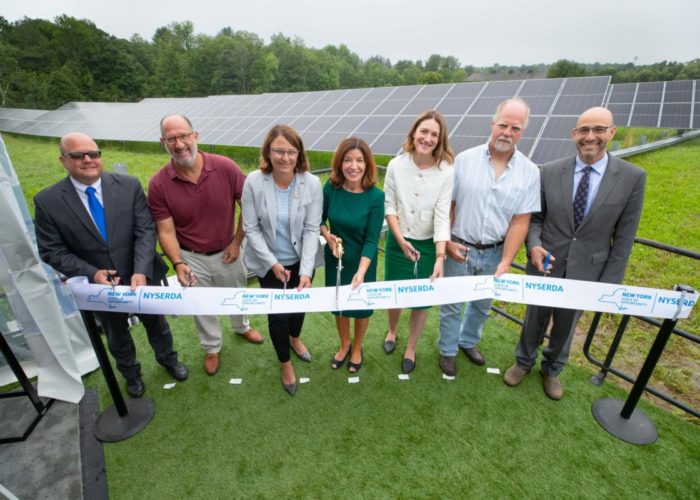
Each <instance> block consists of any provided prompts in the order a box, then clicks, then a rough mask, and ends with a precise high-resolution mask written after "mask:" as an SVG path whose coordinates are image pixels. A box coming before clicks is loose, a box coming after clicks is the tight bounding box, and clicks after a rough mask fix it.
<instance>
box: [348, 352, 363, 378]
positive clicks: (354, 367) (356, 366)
mask: <svg viewBox="0 0 700 500" xmlns="http://www.w3.org/2000/svg"><path fill="white" fill-rule="evenodd" d="M360 355H361V356H362V359H361V360H360V362H359V363H353V362H352V361H348V371H349V372H350V373H357V372H359V371H360V368H362V361H363V360H364V356H365V353H364V352H361V353H360Z"/></svg>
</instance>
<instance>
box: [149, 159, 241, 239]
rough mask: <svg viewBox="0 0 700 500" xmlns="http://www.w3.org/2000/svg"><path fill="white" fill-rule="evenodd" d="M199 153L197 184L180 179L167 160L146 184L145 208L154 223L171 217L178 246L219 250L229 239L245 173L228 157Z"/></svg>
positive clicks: (234, 222)
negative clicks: (200, 163)
mask: <svg viewBox="0 0 700 500" xmlns="http://www.w3.org/2000/svg"><path fill="white" fill-rule="evenodd" d="M199 154H201V155H202V157H203V158H204V164H203V165H202V174H201V175H200V176H199V179H198V180H197V183H196V184H195V183H193V182H191V181H189V180H187V179H185V178H184V177H183V176H181V175H180V174H179V173H178V172H177V170H175V167H173V163H172V160H171V161H170V163H168V164H167V165H165V166H164V167H163V168H161V169H160V170H159V171H158V172H156V174H155V175H154V176H153V177H152V178H151V180H150V182H149V183H148V207H149V208H150V209H151V214H153V219H154V220H156V221H161V220H165V219H167V218H170V217H172V219H173V222H174V223H175V232H176V234H177V240H178V242H179V243H180V245H181V246H182V247H184V248H186V249H188V250H193V251H195V252H212V251H216V250H223V249H224V248H226V247H227V246H228V245H229V243H231V241H232V240H233V234H234V230H235V225H236V203H235V202H236V200H240V199H241V195H242V194H243V183H244V182H245V174H244V173H243V172H242V171H241V169H240V168H239V167H238V165H236V163H235V162H234V161H233V160H231V159H230V158H227V157H225V156H221V155H215V154H209V153H202V152H201V151H200V152H199Z"/></svg>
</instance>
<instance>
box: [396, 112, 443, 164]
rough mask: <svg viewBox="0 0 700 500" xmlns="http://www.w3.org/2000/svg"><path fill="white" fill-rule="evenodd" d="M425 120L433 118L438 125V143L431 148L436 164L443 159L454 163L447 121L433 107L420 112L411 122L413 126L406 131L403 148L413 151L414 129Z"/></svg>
mask: <svg viewBox="0 0 700 500" xmlns="http://www.w3.org/2000/svg"><path fill="white" fill-rule="evenodd" d="M425 120H435V121H436V122H437V123H438V125H440V134H439V136H438V143H437V146H435V149H434V150H433V158H435V162H436V163H437V165H438V166H440V164H441V163H442V162H443V161H446V162H447V163H449V164H452V163H454V161H455V154H454V151H452V148H451V147H450V139H449V138H448V137H447V122H446V121H445V118H444V117H443V116H442V115H441V114H440V113H439V112H438V111H435V110H434V109H431V110H428V111H426V112H424V113H421V114H420V115H419V116H418V118H416V121H415V122H413V126H412V127H411V130H409V131H408V135H407V136H406V140H405V141H404V143H403V150H404V151H405V152H407V153H413V151H415V149H416V147H415V145H414V144H413V134H415V133H416V130H418V127H419V126H420V124H421V123H423V122H424V121H425Z"/></svg>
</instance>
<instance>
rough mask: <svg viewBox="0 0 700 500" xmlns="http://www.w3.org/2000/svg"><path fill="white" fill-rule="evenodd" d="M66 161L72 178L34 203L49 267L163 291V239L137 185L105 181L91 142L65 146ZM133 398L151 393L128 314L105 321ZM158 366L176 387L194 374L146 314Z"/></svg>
mask: <svg viewBox="0 0 700 500" xmlns="http://www.w3.org/2000/svg"><path fill="white" fill-rule="evenodd" d="M60 147H61V156H59V160H60V162H61V164H63V166H64V168H65V169H66V170H67V171H68V177H66V178H65V179H63V180H61V181H59V182H57V183H56V184H54V185H52V186H49V187H47V188H46V189H44V190H43V191H41V192H40V193H38V194H37V195H36V196H35V198H34V205H35V207H36V210H35V217H36V220H35V228H36V239H37V244H38V247H39V254H40V255H41V258H42V260H43V261H44V262H46V263H47V264H49V265H50V266H51V267H53V268H54V269H56V270H57V271H58V272H60V273H63V274H64V275H66V276H68V277H69V278H70V277H73V276H87V278H88V279H89V280H90V282H91V283H97V284H100V285H122V284H123V285H131V289H132V290H135V289H136V287H138V286H142V285H146V284H150V283H153V284H157V283H158V282H159V281H160V280H161V279H162V278H163V277H164V276H165V271H166V270H167V267H166V266H165V263H164V262H163V260H162V259H161V258H160V256H158V254H157V253H156V251H155V248H156V232H155V226H154V224H153V219H152V218H151V214H150V212H149V210H148V205H147V204H146V197H145V195H144V193H143V188H142V187H141V184H140V183H139V181H138V179H136V178H135V177H130V176H127V175H114V174H110V173H104V172H103V171H102V170H103V167H102V160H101V156H102V153H101V151H100V150H99V149H98V148H97V144H95V142H94V141H93V140H92V139H91V138H90V137H88V136H87V135H85V134H80V133H77V132H75V133H71V134H67V135H65V136H64V137H63V138H62V139H61V145H60ZM98 316H99V318H100V321H101V323H102V326H103V328H104V330H105V333H106V335H107V345H108V346H109V350H110V352H111V353H112V356H114V359H115V361H116V364H117V369H118V370H119V371H120V372H121V374H122V375H123V376H124V378H125V379H126V381H127V385H126V388H127V392H128V393H129V395H131V396H132V397H139V396H141V395H142V394H143V393H144V391H145V386H144V384H143V380H142V379H141V364H140V363H139V362H138V361H137V359H136V350H135V348H134V342H133V340H132V338H131V334H130V333H129V328H128V322H127V319H128V318H127V314H126V313H117V312H104V313H98ZM139 318H140V320H141V322H142V323H143V325H144V326H145V328H146V332H147V334H148V341H149V342H150V344H151V347H152V348H153V351H154V353H155V355H156V360H157V361H158V363H160V364H161V365H163V366H164V367H165V368H166V369H167V370H168V372H169V373H170V374H171V375H172V376H173V377H174V378H175V379H176V380H185V379H186V378H187V368H186V367H185V365H183V364H182V363H180V362H179V361H178V358H177V352H175V351H173V337H172V334H171V333H170V327H169V326H168V322H167V321H166V320H165V318H164V317H163V316H160V315H151V314H140V315H139Z"/></svg>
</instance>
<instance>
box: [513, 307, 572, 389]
mask: <svg viewBox="0 0 700 500" xmlns="http://www.w3.org/2000/svg"><path fill="white" fill-rule="evenodd" d="M582 312H583V311H578V310H574V309H556V308H552V307H542V306H527V310H526V311H525V322H524V324H523V328H522V330H521V332H520V340H519V341H518V345H517V346H516V348H515V360H516V362H517V364H518V365H519V366H520V367H521V368H525V369H528V370H529V369H530V368H532V367H533V366H534V365H535V362H536V361H537V348H538V347H539V345H540V344H541V343H542V341H543V339H544V334H545V332H546V330H547V324H548V323H549V320H550V318H551V319H552V329H551V331H550V332H549V342H548V343H547V346H546V347H544V349H542V357H543V359H542V363H541V369H542V373H543V374H545V375H548V376H557V375H559V373H561V371H562V370H563V369H564V365H565V364H566V362H567V361H568V359H569V349H570V348H571V340H572V339H573V337H574V331H575V329H576V324H577V323H578V320H579V319H580V318H581V314H582Z"/></svg>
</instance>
